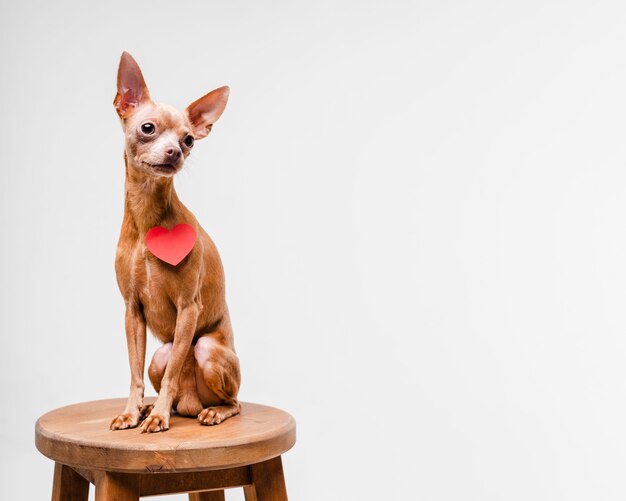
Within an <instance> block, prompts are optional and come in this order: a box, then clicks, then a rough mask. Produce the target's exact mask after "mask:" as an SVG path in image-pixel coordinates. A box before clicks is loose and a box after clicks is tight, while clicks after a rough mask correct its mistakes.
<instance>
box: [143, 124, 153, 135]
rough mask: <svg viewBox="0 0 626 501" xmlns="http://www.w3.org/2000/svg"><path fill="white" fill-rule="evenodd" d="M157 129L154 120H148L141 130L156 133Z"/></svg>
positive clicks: (145, 132)
mask: <svg viewBox="0 0 626 501" xmlns="http://www.w3.org/2000/svg"><path fill="white" fill-rule="evenodd" d="M155 130H156V127H155V126H154V124H153V123H152V122H146V123H145V124H141V132H143V133H144V134H148V135H150V134H154V131H155Z"/></svg>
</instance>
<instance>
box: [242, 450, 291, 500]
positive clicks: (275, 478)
mask: <svg viewBox="0 0 626 501" xmlns="http://www.w3.org/2000/svg"><path fill="white" fill-rule="evenodd" d="M250 477H251V479H252V485H251V486H246V488H245V489H244V494H245V496H246V501H287V488H286V487H285V477H284V475H283V463H282V461H281V459H280V456H278V457H275V458H274V459H270V460H269V461H264V462H262V463H257V464H253V465H250Z"/></svg>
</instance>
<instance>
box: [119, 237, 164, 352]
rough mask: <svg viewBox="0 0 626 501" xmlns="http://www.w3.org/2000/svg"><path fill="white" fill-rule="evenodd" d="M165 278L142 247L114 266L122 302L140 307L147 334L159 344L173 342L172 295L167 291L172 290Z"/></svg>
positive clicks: (157, 263) (160, 268) (153, 258)
mask: <svg viewBox="0 0 626 501" xmlns="http://www.w3.org/2000/svg"><path fill="white" fill-rule="evenodd" d="M169 275H170V274H168V273H167V270H165V269H164V267H163V265H161V264H160V263H159V261H158V259H157V258H155V257H154V256H152V255H151V254H150V252H149V251H148V250H147V249H146V248H145V246H143V245H137V246H136V247H135V248H134V249H133V251H132V252H131V253H130V254H129V255H127V256H126V257H125V258H122V260H121V262H120V263H119V266H118V281H119V282H120V288H121V289H122V294H123V295H124V298H125V299H126V301H132V302H135V301H136V302H137V303H139V304H140V305H141V307H142V310H143V314H144V317H145V319H146V322H147V324H148V326H149V327H150V330H151V331H152V332H153V333H154V335H155V336H157V337H158V338H160V339H161V340H163V341H169V340H171V339H172V338H173V334H174V327H175V325H176V294H175V291H173V290H171V289H172V288H174V289H176V287H173V284H172V282H173V277H172V276H169Z"/></svg>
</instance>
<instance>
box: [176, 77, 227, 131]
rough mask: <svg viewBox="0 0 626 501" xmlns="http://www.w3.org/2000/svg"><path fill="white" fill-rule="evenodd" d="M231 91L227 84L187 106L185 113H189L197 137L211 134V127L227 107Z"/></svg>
mask: <svg viewBox="0 0 626 501" xmlns="http://www.w3.org/2000/svg"><path fill="white" fill-rule="evenodd" d="M229 92H230V89H229V88H228V87H227V86H224V87H220V88H219V89H215V90H212V91H211V92H209V93H208V94H207V95H206V96H202V97H201V98H200V99H198V100H197V101H194V102H193V103H191V104H190V105H189V106H187V109H186V110H185V113H187V117H188V118H189V121H190V122H191V125H192V126H193V132H194V135H195V136H196V139H202V138H203V137H206V136H208V135H209V132H211V127H213V124H214V123H215V122H217V120H218V118H219V117H220V116H222V113H223V112H224V108H226V103H227V102H228V93H229Z"/></svg>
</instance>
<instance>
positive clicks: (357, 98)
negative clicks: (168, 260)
mask: <svg viewBox="0 0 626 501" xmlns="http://www.w3.org/2000/svg"><path fill="white" fill-rule="evenodd" d="M625 26H626V5H625V4H624V3H623V2H601V1H593V2H592V1H587V2H580V1H572V0H563V1H549V0H541V1H539V0H537V1H535V0H532V1H523V2H522V1H519V2H500V1H492V2H487V1H478V2H462V1H458V0H449V1H432V2H406V3H404V2H371V1H370V2H364V1H360V2H357V1H352V2H334V1H316V2H287V1H281V2H251V1H250V2H219V3H218V2H159V1H152V2H145V3H140V2H101V3H99V4H92V3H89V2H78V1H75V2H64V1H58V2H44V1H41V2H33V1H30V0H28V1H26V0H22V1H20V2H3V3H2V4H1V6H0V39H1V43H0V57H1V66H2V68H1V73H0V85H1V87H0V109H1V110H2V111H1V113H0V126H1V130H0V141H1V143H0V145H1V149H0V174H1V177H0V196H1V198H0V227H1V228H2V237H1V239H0V280H1V283H2V292H1V293H0V294H1V296H0V297H1V303H0V308H1V310H0V314H1V316H0V318H1V343H2V347H1V349H0V376H1V377H0V390H1V399H2V404H1V405H2V406H1V410H2V412H1V413H0V424H1V426H0V440H1V442H0V443H1V448H0V460H1V464H0V466H1V468H0V479H1V482H0V498H1V499H33V500H35V499H47V498H48V497H49V495H50V487H51V481H52V462H51V461H49V460H48V459H46V458H44V457H43V456H41V455H40V454H39V453H38V452H37V451H36V449H35V447H34V440H33V439H34V423H35V420H36V418H37V417H38V416H39V415H40V414H42V413H44V412H46V411H48V410H50V409H52V408H55V407H58V406H62V405H66V404H70V403H73V402H78V401H83V400H91V399H98V398H110V397H115V396H125V395H126V393H127V388H128V383H129V373H128V368H127V355H126V346H125V340H124V332H123V303H122V300H121V297H120V295H119V292H118V290H117V286H116V283H115V276H114V271H113V258H114V253H115V245H116V242H117V236H118V231H119V227H120V223H121V218H122V204H123V179H124V174H123V161H122V133H121V129H120V126H119V124H118V120H117V117H116V115H115V112H114V110H113V107H112V104H111V103H112V100H113V97H114V94H115V74H116V69H117V63H118V60H119V56H120V54H121V52H122V50H128V51H129V52H131V54H133V55H134V56H135V58H136V59H137V60H138V61H139V64H140V65H141V67H142V69H143V71H144V75H145V77H146V79H147V82H148V85H149V87H150V89H151V93H152V96H153V97H154V98H155V99H156V100H159V101H163V102H167V103H170V104H173V105H176V106H178V107H181V108H182V107H184V106H186V105H187V104H189V103H190V102H191V101H192V100H194V99H196V98H198V97H200V96H201V95H202V94H204V93H205V92H207V91H209V90H211V89H213V88H215V87H218V86H220V85H223V84H229V85H230V86H231V99H230V103H229V105H228V108H227V110H226V112H225V114H224V115H223V117H222V119H221V120H220V122H218V124H217V125H216V126H215V128H214V132H213V133H212V134H211V136H209V138H208V139H206V140H203V141H202V142H199V143H198V144H197V145H196V148H195V149H194V152H193V154H192V157H191V159H190V161H189V162H188V165H187V167H186V168H185V170H184V171H183V172H182V173H181V174H179V176H178V178H177V181H176V187H177V190H178V193H179V195H180V197H181V199H182V200H183V201H184V202H185V203H186V204H187V205H188V206H189V207H190V208H191V209H192V210H193V211H194V213H195V214H196V216H197V217H198V219H199V220H200V222H201V223H202V224H203V226H204V227H205V229H206V230H207V231H208V232H209V233H210V234H211V235H212V236H213V238H214V240H215V241H216V243H217V245H218V248H219V249H220V252H221V254H222V258H223V261H224V265H225V269H226V273H227V287H228V299H229V305H230V308H231V312H232V316H233V321H234V326H235V334H236V345H237V349H238V353H239V355H240V358H241V362H242V366H243V378H244V379H243V387H242V390H241V397H242V399H243V400H248V401H258V402H263V403H266V404H270V405H275V406H278V407H281V408H284V409H286V410H288V411H289V412H291V413H292V414H293V415H294V416H295V417H296V420H297V422H298V434H299V435H298V443H297V444H296V447H295V448H294V449H293V450H292V451H291V452H289V453H287V454H286V455H285V457H284V464H285V471H286V475H287V485H288V490H289V493H290V497H291V499H293V500H302V501H309V500H310V501H314V500H316V501H317V500H328V501H333V500H337V501H338V500H350V499H361V500H380V499H384V500H400V499H403V500H406V499H415V500H433V501H435V500H436V501H439V500H441V501H444V500H445V501H448V500H449V501H452V500H455V501H456V500H480V501H491V500H493V501H496V500H507V501H508V500H511V501H515V500H520V501H521V500H524V501H526V500H528V499H534V500H550V501H553V500H568V501H573V500H581V501H582V500H591V499H593V500H623V499H624V498H625V497H626V484H625V483H624V470H625V468H626V433H625V431H624V430H625V427H626V403H625V402H626V400H625V396H626V395H625V393H626V384H625V383H626V365H625V364H624V358H625V356H626V336H625V335H624V333H625V329H626V316H625V315H624V305H625V304H626V260H625V259H624V255H625V254H626V229H625V224H624V219H625V215H626V200H625V197H624V192H625V191H626V169H625V159H626V149H625V147H624V145H625V144H626V141H625V138H626V130H625V129H626V125H625V124H626V119H625V117H626V99H625V97H624V96H625V89H626V29H625V28H624V27H625ZM156 346H157V343H156V342H155V341H154V340H151V342H150V345H149V356H151V354H152V352H153V351H154V349H155V348H156ZM129 433H133V432H132V431H131V432H129ZM229 495H230V497H229V499H231V500H235V499H241V496H240V495H239V494H237V493H234V492H233V494H229ZM174 499H184V498H183V497H182V496H181V497H177V498H174Z"/></svg>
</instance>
